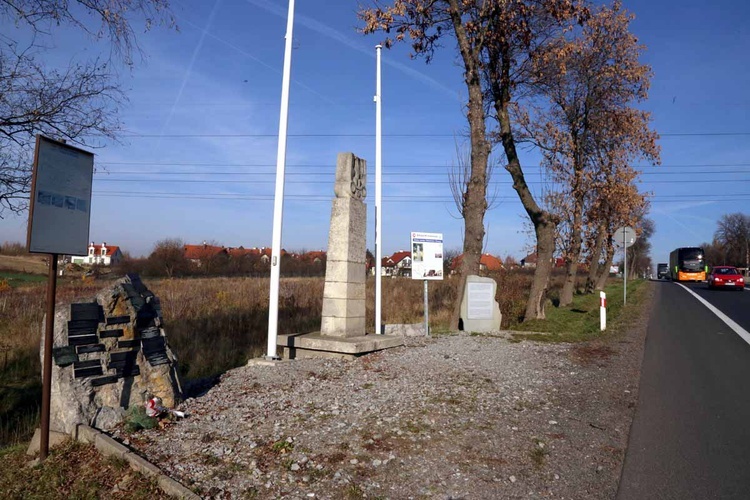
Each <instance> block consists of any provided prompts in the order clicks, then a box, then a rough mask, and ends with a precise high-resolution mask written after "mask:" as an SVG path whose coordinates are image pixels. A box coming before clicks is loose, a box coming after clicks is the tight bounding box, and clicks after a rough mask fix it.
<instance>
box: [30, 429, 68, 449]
mask: <svg viewBox="0 0 750 500" xmlns="http://www.w3.org/2000/svg"><path fill="white" fill-rule="evenodd" d="M68 439H70V435H68V434H65V433H64V432H57V431H52V430H51V431H49V447H50V448H54V447H55V446H57V445H59V444H62V443H64V442H65V441H66V440H68ZM41 442H42V430H41V429H39V428H37V429H36V430H35V431H34V437H32V438H31V442H30V443H29V449H28V450H26V454H27V455H34V454H36V453H39V447H40V446H41Z"/></svg>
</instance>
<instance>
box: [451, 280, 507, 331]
mask: <svg viewBox="0 0 750 500" xmlns="http://www.w3.org/2000/svg"><path fill="white" fill-rule="evenodd" d="M496 293H497V282H496V281H495V280H494V279H492V278H484V277H481V276H476V275H473V274H470V275H469V276H467V277H466V287H465V288H464V297H463V300H462V301H461V321H462V322H463V330H464V331H467V332H494V331H497V330H499V329H500V323H501V322H502V319H503V316H502V314H500V305H499V304H498V303H497V301H496V300H495V294H496Z"/></svg>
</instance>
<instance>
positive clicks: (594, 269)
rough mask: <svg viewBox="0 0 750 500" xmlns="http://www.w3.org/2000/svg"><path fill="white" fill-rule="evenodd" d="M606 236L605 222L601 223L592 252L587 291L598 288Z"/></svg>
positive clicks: (590, 291)
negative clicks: (600, 262) (597, 283)
mask: <svg viewBox="0 0 750 500" xmlns="http://www.w3.org/2000/svg"><path fill="white" fill-rule="evenodd" d="M605 238H606V231H605V228H604V224H600V225H599V230H598V231H597V233H596V240H595V241H594V249H593V251H592V252H591V258H590V259H589V260H590V262H589V275H588V277H587V278H586V293H594V289H595V288H596V281H597V277H598V276H599V258H600V257H601V256H602V250H604V240H605Z"/></svg>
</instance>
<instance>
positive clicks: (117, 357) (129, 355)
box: [109, 351, 138, 361]
mask: <svg viewBox="0 0 750 500" xmlns="http://www.w3.org/2000/svg"><path fill="white" fill-rule="evenodd" d="M136 356H138V351H119V352H110V353H109V359H110V360H112V361H122V360H124V359H135V358H136Z"/></svg>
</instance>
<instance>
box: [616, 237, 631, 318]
mask: <svg viewBox="0 0 750 500" xmlns="http://www.w3.org/2000/svg"><path fill="white" fill-rule="evenodd" d="M635 240H636V237H635V229H633V228H632V227H629V226H623V227H621V228H620V229H618V230H617V231H615V242H616V243H622V252H623V253H624V254H625V261H624V263H623V270H622V279H623V289H622V294H623V295H622V302H623V304H627V303H628V248H629V247H631V246H633V243H635Z"/></svg>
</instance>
